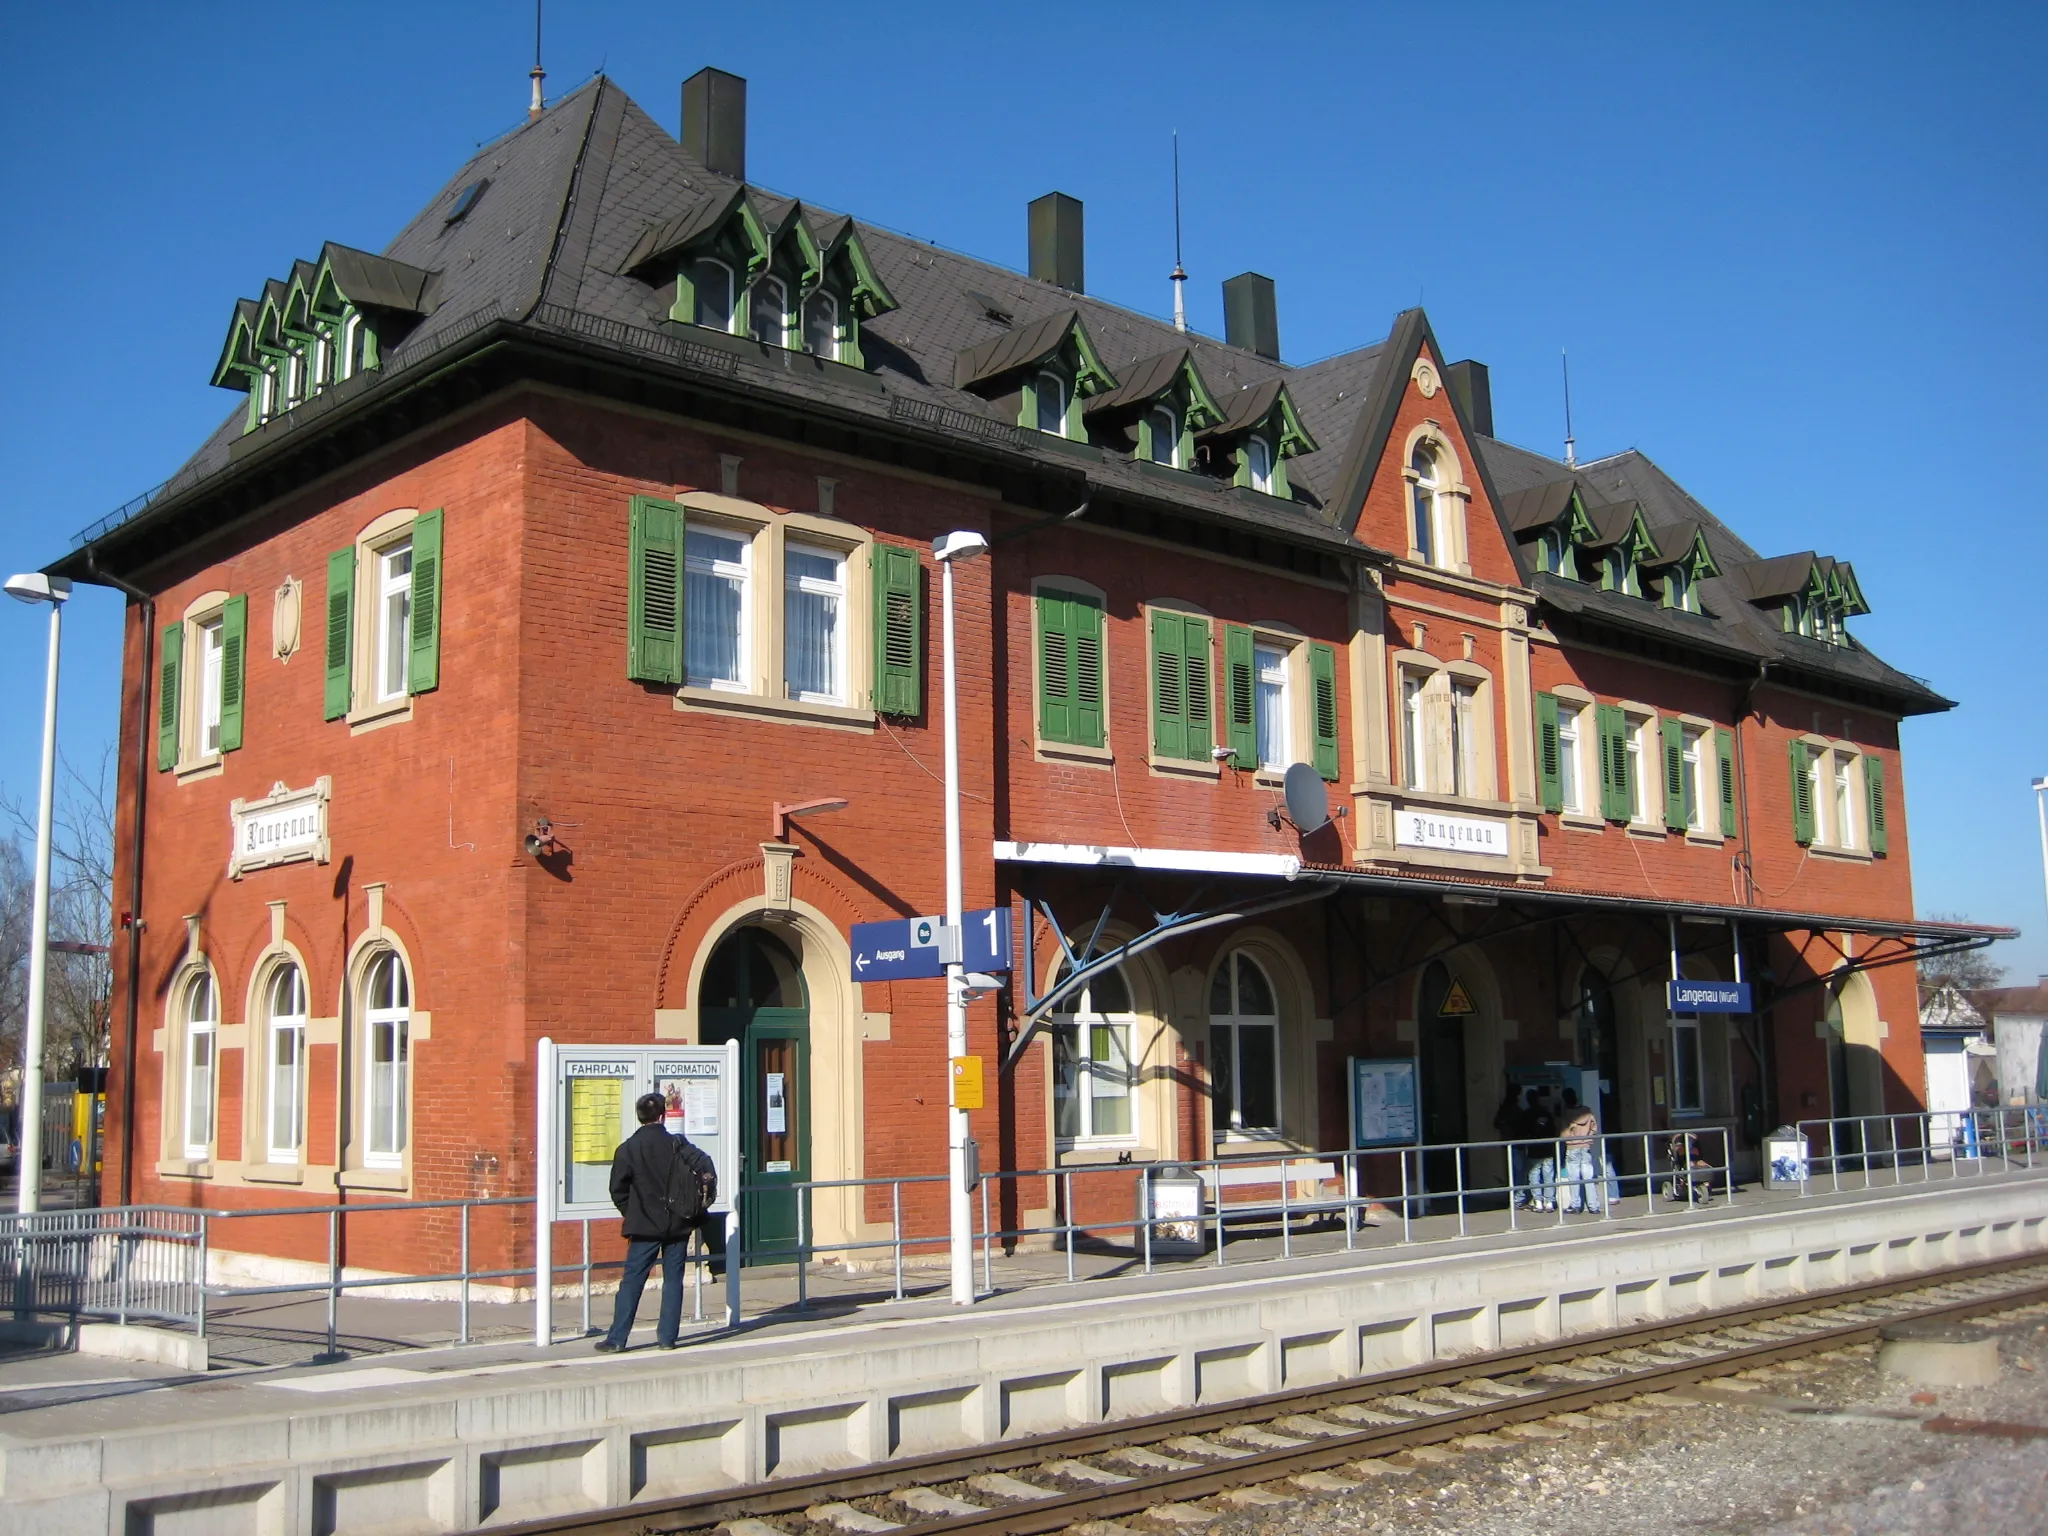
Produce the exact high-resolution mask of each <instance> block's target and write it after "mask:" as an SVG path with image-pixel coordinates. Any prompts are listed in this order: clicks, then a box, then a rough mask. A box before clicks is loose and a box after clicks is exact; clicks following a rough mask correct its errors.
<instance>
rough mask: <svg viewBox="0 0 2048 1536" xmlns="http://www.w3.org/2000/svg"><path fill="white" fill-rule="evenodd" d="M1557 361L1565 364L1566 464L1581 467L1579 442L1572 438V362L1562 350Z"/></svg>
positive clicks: (1573, 467)
mask: <svg viewBox="0 0 2048 1536" xmlns="http://www.w3.org/2000/svg"><path fill="white" fill-rule="evenodd" d="M1557 359H1558V361H1559V362H1561V363H1562V364H1564V463H1565V468H1567V469H1577V468H1578V467H1579V445H1578V440H1577V439H1576V438H1574V437H1573V436H1572V360H1571V357H1570V355H1569V354H1567V353H1566V352H1565V351H1564V350H1563V349H1562V348H1559V349H1558V354H1557Z"/></svg>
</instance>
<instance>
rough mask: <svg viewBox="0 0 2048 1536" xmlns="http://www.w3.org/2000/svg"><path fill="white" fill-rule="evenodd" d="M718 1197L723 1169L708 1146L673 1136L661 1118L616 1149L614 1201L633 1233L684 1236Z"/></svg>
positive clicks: (663, 1239)
mask: <svg viewBox="0 0 2048 1536" xmlns="http://www.w3.org/2000/svg"><path fill="white" fill-rule="evenodd" d="M717 1198H718V1170H717V1169H716V1168H715V1167H714V1166H713V1165H712V1162H711V1159H710V1158H709V1157H707V1156H706V1155H705V1154H704V1152H703V1150H702V1149H701V1148H698V1147H694V1146H692V1145H691V1144H690V1143H689V1142H688V1141H687V1140H685V1139H684V1138H683V1137H681V1136H671V1135H670V1134H669V1133H668V1132H667V1131H666V1130H664V1129H663V1128H662V1124H661V1122H660V1121H659V1120H657V1121H655V1122H654V1123H653V1124H652V1125H643V1126H641V1127H640V1129H639V1130H637V1131H635V1132H634V1133H633V1134H632V1135H631V1136H628V1137H627V1138H626V1139H625V1140H624V1141H622V1142H620V1143H619V1150H618V1151H616V1152H614V1153H613V1154H612V1204H613V1205H615V1206H617V1207H618V1208H619V1214H620V1215H621V1216H623V1217H624V1218H625V1222H624V1228H625V1233H626V1236H628V1237H642V1238H653V1239H655V1240H656V1241H658V1242H664V1243H673V1242H680V1241H681V1240H682V1239H683V1238H685V1237H688V1236H689V1235H690V1229H691V1228H692V1227H694V1226H695V1225H696V1224H697V1218H698V1217H700V1216H702V1215H703V1214H704V1212H705V1210H706V1208H708V1207H709V1206H710V1204H711V1202H712V1201H713V1200H716V1199H717Z"/></svg>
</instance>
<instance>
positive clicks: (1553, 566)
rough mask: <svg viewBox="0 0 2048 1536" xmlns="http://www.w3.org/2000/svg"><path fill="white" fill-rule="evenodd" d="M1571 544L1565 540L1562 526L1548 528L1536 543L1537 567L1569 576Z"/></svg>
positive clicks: (1540, 569) (1556, 574) (1558, 574)
mask: <svg viewBox="0 0 2048 1536" xmlns="http://www.w3.org/2000/svg"><path fill="white" fill-rule="evenodd" d="M1569 554H1570V545H1569V544H1568V543H1567V542H1566V540H1565V532H1564V530H1563V529H1562V528H1546V529H1544V530H1543V537H1542V538H1541V539H1539V540H1537V543H1536V569H1537V570H1539V571H1548V572H1550V574H1551V575H1553V576H1568V575H1570V574H1571V572H1570V570H1569V568H1568V563H1567V562H1568V556H1569Z"/></svg>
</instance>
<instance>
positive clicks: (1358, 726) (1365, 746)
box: [1350, 568, 1393, 784]
mask: <svg viewBox="0 0 2048 1536" xmlns="http://www.w3.org/2000/svg"><path fill="white" fill-rule="evenodd" d="M1386 625H1387V600H1386V594H1385V593H1384V592H1383V591H1382V590H1381V589H1380V583H1379V573H1378V572H1377V571H1371V570H1367V569H1364V568H1361V569H1360V572H1359V575H1358V580H1357V581H1356V583H1355V584H1354V587H1353V590H1352V594H1351V643H1350V651H1351V658H1350V659H1351V761H1352V763H1353V764H1354V765H1355V766H1356V767H1357V768H1358V770H1359V771H1360V772H1361V773H1362V774H1363V775H1364V778H1365V782H1366V783H1368V784H1390V783H1392V782H1393V775H1392V769H1391V766H1390V764H1389V761H1388V745H1387V720H1388V715H1387V676H1388V673H1387V636H1386Z"/></svg>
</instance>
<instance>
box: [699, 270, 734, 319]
mask: <svg viewBox="0 0 2048 1536" xmlns="http://www.w3.org/2000/svg"><path fill="white" fill-rule="evenodd" d="M690 287H691V290H692V291H693V293H694V294H695V296H696V309H695V311H694V315H695V318H696V321H697V324H699V325H704V326H709V327H710V328H711V329H712V330H714V331H729V330H731V329H732V268H730V267H728V266H727V265H726V264H725V263H724V262H722V261H713V260H711V259H710V258H709V257H704V258H702V259H700V260H697V261H694V262H692V263H690Z"/></svg>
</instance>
